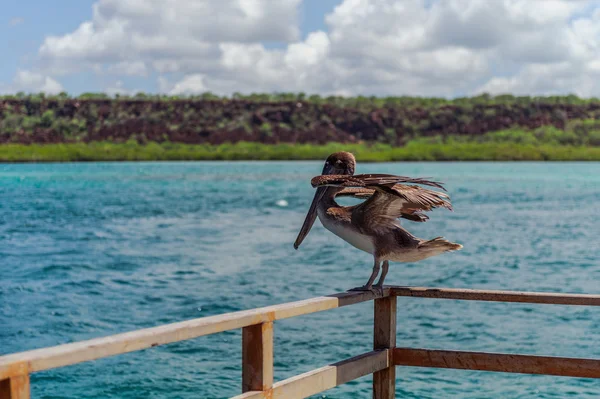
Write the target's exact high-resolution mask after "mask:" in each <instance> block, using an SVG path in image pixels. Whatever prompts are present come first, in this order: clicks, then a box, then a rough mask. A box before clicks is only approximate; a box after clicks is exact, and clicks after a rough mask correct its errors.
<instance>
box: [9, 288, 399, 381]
mask: <svg viewBox="0 0 600 399" xmlns="http://www.w3.org/2000/svg"><path fill="white" fill-rule="evenodd" d="M389 293H390V290H389V288H387V287H386V288H385V290H384V292H383V295H381V294H379V295H377V294H375V293H373V292H368V291H367V292H360V291H356V292H354V291H350V292H344V293H340V294H333V295H328V296H321V297H315V298H310V299H305V300H301V301H296V302H288V303H283V304H280V305H271V306H266V307H263V308H255V309H249V310H242V311H238V312H231V313H224V314H220V315H215V316H207V317H199V318H195V319H191V320H185V321H180V322H176V323H170V324H162V325H159V326H156V327H150V328H144V329H140V330H133V331H129V332H125V333H121V334H115V335H109V336H105V337H100V338H93V339H89V340H85V341H78V342H73V343H69V344H62V345H57V346H52V347H46V348H40V349H33V350H30V351H26V352H17V353H13V354H9V355H4V356H0V380H2V379H5V378H9V377H11V376H14V375H20V374H23V371H26V372H28V373H33V372H37V371H43V370H48V369H52V368H57V367H64V366H70V365H73V364H77V363H80V362H85V361H89V360H96V359H101V358H105V357H110V356H113V355H118V354H123V353H128V352H134V351H138V350H142V349H147V348H150V347H154V346H159V345H165V344H170V343H174V342H179V341H185V340H189V339H193V338H198V337H201V336H204V335H211V334H216V333H219V332H224V331H230V330H237V329H239V328H243V327H247V326H252V325H257V324H262V323H266V322H272V321H274V320H282V319H287V318H290V317H296V316H301V315H305V314H311V313H316V312H321V311H324V310H329V309H335V308H339V307H342V306H348V305H353V304H356V303H360V302H365V301H371V300H373V299H376V298H383V297H387V296H388V295H389Z"/></svg>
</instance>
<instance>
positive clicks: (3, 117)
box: [0, 93, 600, 162]
mask: <svg viewBox="0 0 600 399" xmlns="http://www.w3.org/2000/svg"><path fill="white" fill-rule="evenodd" d="M328 143H329V144H328ZM334 143H339V144H334ZM342 148H344V149H347V150H350V151H353V152H355V153H356V154H357V155H358V158H359V159H360V160H362V161H393V160H415V161H417V160H427V161H429V160H600V156H599V155H598V151H599V149H600V100H599V99H595V98H592V99H581V98H578V97H576V96H557V97H526V96H522V97H515V96H511V95H504V96H495V97H493V96H489V95H486V94H484V95H480V96H476V97H470V98H457V99H444V98H419V97H386V98H378V97H361V96H359V97H354V98H346V97H334V96H331V97H321V96H318V95H310V96H307V95H305V94H303V93H299V94H294V93H280V94H250V95H241V94H238V93H236V94H234V95H233V96H232V97H229V98H227V97H219V96H216V95H214V94H211V93H205V94H202V95H199V96H187V97H182V96H164V95H148V94H144V93H139V94H136V95H135V96H115V97H110V96H107V95H106V94H101V93H100V94H97V93H85V94H82V95H80V96H79V97H70V96H69V95H68V94H66V93H61V94H59V95H56V96H45V95H43V94H33V95H26V94H24V93H17V94H16V95H9V96H0V161H4V162H20V161H103V160H106V161H116V160H241V159H261V160H285V159H290V160H292V159H321V158H323V157H324V156H326V155H327V154H329V153H330V152H332V151H334V150H337V149H342Z"/></svg>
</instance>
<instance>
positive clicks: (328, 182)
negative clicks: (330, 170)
mask: <svg viewBox="0 0 600 399" xmlns="http://www.w3.org/2000/svg"><path fill="white" fill-rule="evenodd" d="M310 183H311V184H312V186H313V187H322V186H339V187H366V188H369V187H372V188H376V187H381V186H388V185H390V184H397V183H413V184H422V185H424V186H432V187H437V188H441V189H442V190H444V191H446V189H445V188H444V186H443V185H442V184H441V183H438V182H435V181H432V180H427V179H426V178H421V177H417V178H414V177H406V176H396V175H386V174H375V173H371V174H365V175H352V176H349V175H321V176H315V177H313V178H312V180H311V181H310Z"/></svg>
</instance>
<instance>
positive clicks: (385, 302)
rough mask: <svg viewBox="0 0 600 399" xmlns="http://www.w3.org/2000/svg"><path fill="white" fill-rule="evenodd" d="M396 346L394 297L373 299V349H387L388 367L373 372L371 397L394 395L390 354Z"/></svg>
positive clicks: (382, 397) (394, 373)
mask: <svg viewBox="0 0 600 399" xmlns="http://www.w3.org/2000/svg"><path fill="white" fill-rule="evenodd" d="M395 347H396V297H395V296H389V297H386V298H380V299H376V300H375V322H374V330H373V349H375V350H378V349H389V350H390V351H389V353H390V359H388V364H389V367H388V368H386V369H383V370H381V371H377V372H375V373H373V399H394V398H395V397H396V366H395V365H394V362H393V359H392V355H393V348H395Z"/></svg>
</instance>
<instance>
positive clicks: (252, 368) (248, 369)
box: [242, 322, 273, 392]
mask: <svg viewBox="0 0 600 399" xmlns="http://www.w3.org/2000/svg"><path fill="white" fill-rule="evenodd" d="M272 387H273V322H268V323H263V324H257V325H254V326H248V327H244V328H243V329H242V392H249V391H267V390H270V389H271V388H272Z"/></svg>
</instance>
